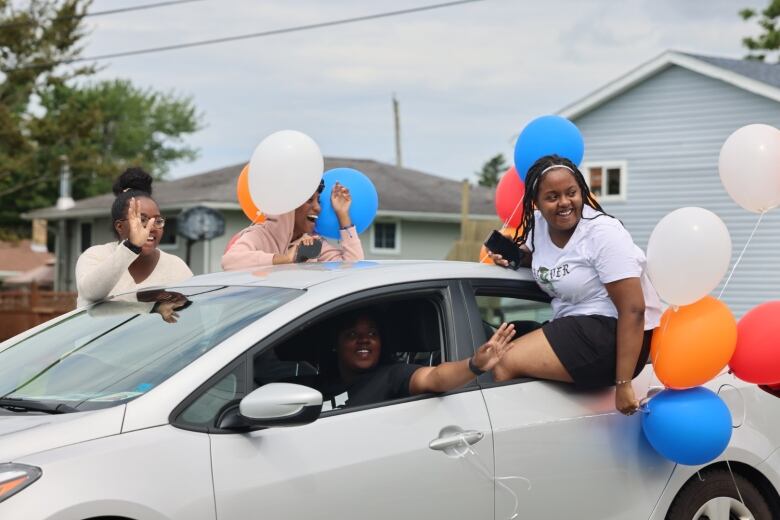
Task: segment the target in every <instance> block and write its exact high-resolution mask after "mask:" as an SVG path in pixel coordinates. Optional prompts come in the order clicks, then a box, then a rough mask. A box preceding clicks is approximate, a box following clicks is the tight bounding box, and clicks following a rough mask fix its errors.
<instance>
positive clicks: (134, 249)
mask: <svg viewBox="0 0 780 520" xmlns="http://www.w3.org/2000/svg"><path fill="white" fill-rule="evenodd" d="M122 244H124V246H125V247H126V248H127V249H129V250H130V251H132V252H133V253H135V254H137V255H140V254H141V248H140V247H138V246H137V245H135V244H133V243H132V242H130V241H129V240H127V239H125V240H122Z"/></svg>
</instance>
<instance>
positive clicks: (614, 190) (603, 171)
mask: <svg viewBox="0 0 780 520" xmlns="http://www.w3.org/2000/svg"><path fill="white" fill-rule="evenodd" d="M582 173H583V174H584V175H585V180H586V181H587V183H588V187H589V188H590V191H591V193H593V195H595V196H596V198H597V199H598V200H599V201H611V200H626V163H625V162H609V163H587V164H583V166H582Z"/></svg>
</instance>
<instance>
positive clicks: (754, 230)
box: [718, 210, 767, 300]
mask: <svg viewBox="0 0 780 520" xmlns="http://www.w3.org/2000/svg"><path fill="white" fill-rule="evenodd" d="M766 212H767V210H764V211H762V212H761V214H760V215H759V216H758V220H757V221H756V225H755V226H754V227H753V231H751V233H750V236H749V237H748V239H747V242H745V247H743V248H742V252H741V253H740V254H739V257H738V258H737V261H736V262H734V266H733V267H732V268H731V272H730V273H729V276H728V278H726V282H725V283H724V284H723V288H722V289H721V290H720V294H718V299H719V300H720V297H721V296H723V292H724V291H725V290H726V287H727V286H728V285H729V282H730V281H731V277H732V276H734V271H735V270H736V269H737V266H738V265H739V263H740V262H741V261H742V257H743V256H744V255H745V251H747V248H748V246H749V245H750V241H751V240H753V235H755V234H756V230H757V229H758V226H759V225H760V224H761V219H763V218H764V215H765V214H766Z"/></svg>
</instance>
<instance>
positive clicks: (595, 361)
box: [542, 316, 653, 388]
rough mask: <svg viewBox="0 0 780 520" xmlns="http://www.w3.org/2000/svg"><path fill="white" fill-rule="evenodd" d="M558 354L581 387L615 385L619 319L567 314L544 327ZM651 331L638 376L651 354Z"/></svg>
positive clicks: (643, 343) (638, 366) (639, 360)
mask: <svg viewBox="0 0 780 520" xmlns="http://www.w3.org/2000/svg"><path fill="white" fill-rule="evenodd" d="M542 332H543V333H544V335H545V337H546V338H547V341H549V342H550V345H552V348H553V351H555V355H556V356H558V359H560V360H561V363H562V364H563V366H564V367H565V368H566V370H567V371H568V372H569V375H571V377H572V379H574V384H576V385H577V386H579V387H581V388H599V387H605V386H612V385H614V384H615V370H616V365H617V318H609V317H607V316H566V317H564V318H558V319H555V320H553V321H548V322H547V323H545V324H544V325H543V326H542ZM652 337H653V331H652V330H646V331H645V336H644V341H643V342H642V351H641V352H640V354H639V359H638V360H637V363H636V369H635V370H634V377H636V376H637V375H638V374H639V373H640V372H641V371H642V369H643V368H644V366H645V364H647V358H648V357H649V356H650V340H651V339H652Z"/></svg>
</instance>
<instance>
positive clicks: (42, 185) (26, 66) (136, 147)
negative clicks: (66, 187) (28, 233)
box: [0, 0, 200, 234]
mask: <svg viewBox="0 0 780 520" xmlns="http://www.w3.org/2000/svg"><path fill="white" fill-rule="evenodd" d="M89 3H90V0H32V1H31V2H30V3H29V6H28V7H27V8H25V9H24V10H18V9H16V8H15V7H14V6H13V2H12V1H6V0H0V73H2V77H0V227H6V228H11V229H13V230H15V231H16V232H17V233H22V234H23V233H24V230H25V229H26V228H27V227H28V225H26V224H23V223H22V222H21V220H20V214H21V213H23V212H25V211H29V210H31V209H35V208H40V207H44V206H49V205H52V204H53V203H54V202H55V201H56V199H57V196H58V180H59V171H60V168H61V165H62V160H63V158H67V161H68V163H69V165H70V168H71V172H72V179H73V195H74V198H81V197H87V196H91V195H95V194H98V193H103V192H106V191H108V190H109V188H110V186H111V183H112V182H113V179H114V178H115V177H116V176H117V175H118V174H119V173H120V172H121V171H122V170H123V169H124V168H126V167H127V166H130V165H139V166H142V167H144V168H145V169H147V170H148V171H150V173H152V174H153V175H154V176H155V177H158V178H159V177H162V176H163V175H164V174H165V173H166V172H167V171H168V168H169V167H170V165H171V164H172V163H173V162H175V161H178V160H191V159H193V158H194V157H195V155H196V151H195V150H194V149H192V148H190V147H188V146H186V145H185V143H184V142H183V137H184V136H185V135H187V134H190V133H192V132H194V131H196V130H198V128H199V127H200V116H199V115H198V114H197V113H196V111H195V108H194V106H193V104H192V101H191V99H189V98H179V97H176V96H174V95H172V94H164V93H158V92H154V91H152V90H149V89H142V88H139V87H136V86H134V85H133V84H132V83H131V82H130V81H126V80H110V81H106V80H104V81H89V77H90V76H91V75H92V74H93V73H94V72H95V67H94V65H86V66H74V65H72V64H70V65H69V64H68V62H69V61H70V60H73V59H75V58H78V57H79V56H80V53H81V47H80V42H82V41H83V38H84V36H85V33H84V31H83V28H82V25H83V24H82V20H83V17H84V14H85V13H86V9H87V7H88V6H89Z"/></svg>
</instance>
